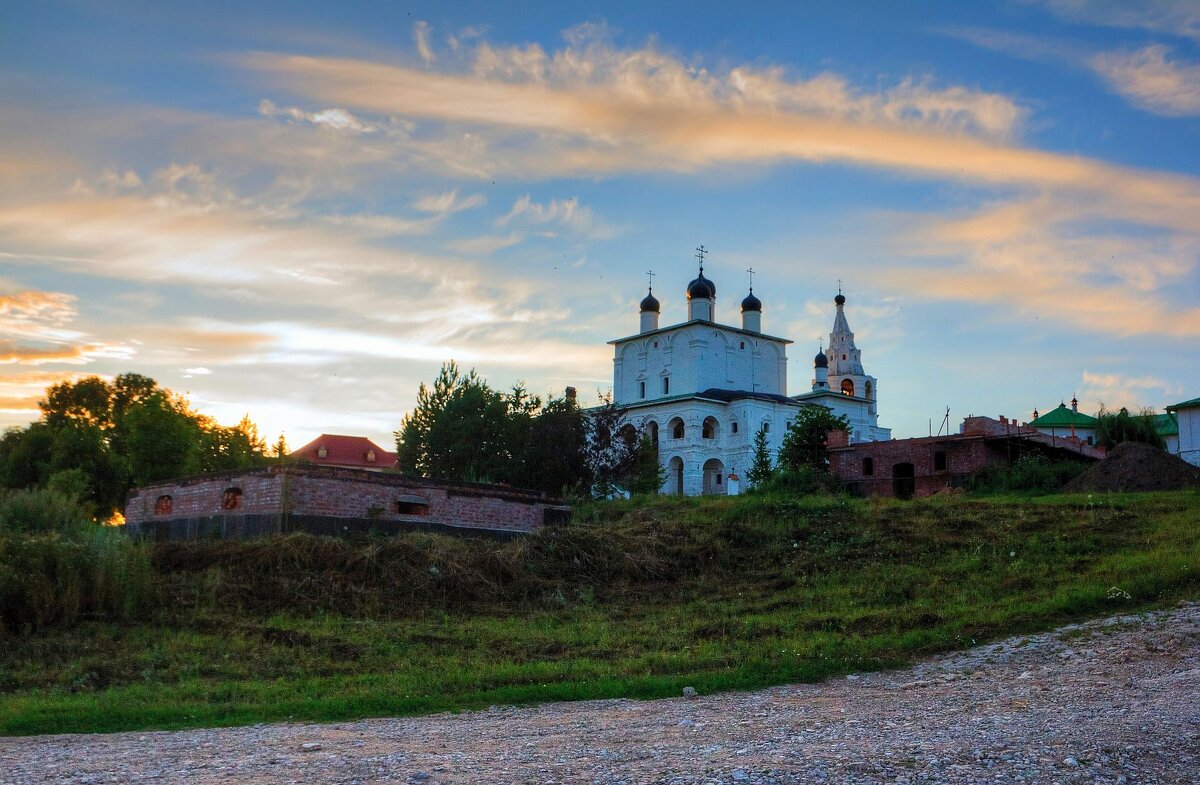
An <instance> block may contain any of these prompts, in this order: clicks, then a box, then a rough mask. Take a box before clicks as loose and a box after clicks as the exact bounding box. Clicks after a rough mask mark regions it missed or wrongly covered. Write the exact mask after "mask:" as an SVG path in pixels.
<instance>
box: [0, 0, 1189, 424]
mask: <svg viewBox="0 0 1200 785" xmlns="http://www.w3.org/2000/svg"><path fill="white" fill-rule="evenodd" d="M846 5H849V6H850V7H849V8H839V7H835V5H834V4H828V3H822V4H809V3H779V4H775V5H768V4H763V5H757V6H755V7H753V8H750V9H746V8H742V7H739V6H738V5H735V4H717V3H694V2H692V3H657V4H646V3H636V4H635V3H628V4H600V3H595V4H571V3H544V4H532V3H531V4H522V5H521V7H520V9H519V10H516V11H513V10H510V9H508V8H505V7H502V4H494V3H439V4H420V5H418V4H403V3H338V4H325V5H321V6H318V5H316V4H305V5H297V4H293V3H254V4H246V3H205V4H193V3H161V2H145V3H82V2H80V3H53V2H46V3H7V2H4V3H0V424H21V423H25V422H28V421H30V420H32V419H34V418H35V417H36V414H37V413H36V401H37V399H38V396H39V394H40V392H41V390H42V389H43V388H44V387H45V385H46V384H48V383H50V382H53V381H55V380H58V379H61V378H69V377H74V376H77V375H86V374H92V373H97V374H102V375H113V374H116V373H120V372H123V371H134V372H138V373H144V374H148V375H151V376H154V377H155V378H157V379H159V380H160V381H161V382H162V383H164V384H166V385H167V386H170V387H172V388H174V389H176V390H179V391H186V392H187V393H188V394H189V396H190V397H191V400H192V401H193V403H194V405H195V406H196V407H197V408H199V409H200V410H202V411H204V412H207V413H210V414H212V415H214V416H215V417H217V418H218V419H220V420H221V421H223V422H229V423H232V422H235V421H236V420H237V419H239V418H240V417H241V415H242V414H243V413H245V412H249V413H250V415H251V417H252V418H253V419H255V420H256V421H257V422H258V423H259V424H260V426H261V428H262V430H263V432H264V433H265V434H266V435H267V436H268V437H269V438H274V436H275V435H276V434H278V433H280V432H284V433H286V435H287V437H288V439H289V441H290V442H291V443H292V444H294V445H295V444H300V443H302V442H303V441H306V440H307V439H308V438H310V437H312V436H314V435H316V434H317V433H320V432H322V431H325V432H339V433H355V434H365V435H369V436H372V437H373V438H376V439H377V440H379V441H380V442H381V443H382V444H385V445H390V443H391V436H390V434H391V431H392V430H394V429H395V428H396V427H397V426H398V424H399V421H400V418H401V416H402V415H403V413H404V412H405V411H406V410H408V409H409V408H411V406H412V404H413V402H414V399H415V393H416V388H417V385H418V384H419V383H420V382H421V381H422V380H428V379H431V378H432V377H433V376H434V375H435V373H436V371H437V368H438V367H439V365H440V364H441V363H442V361H444V360H449V359H452V358H453V359H457V360H458V361H459V363H460V364H462V365H466V366H474V367H476V368H478V370H479V371H480V372H481V373H482V374H483V375H485V376H486V377H487V378H488V379H489V380H490V381H491V382H492V383H493V384H494V385H496V386H499V387H507V386H509V385H511V384H512V383H514V382H516V381H518V380H523V381H524V382H525V383H526V384H527V385H528V386H529V387H530V388H531V389H532V390H534V391H535V392H539V393H546V392H556V393H558V392H561V391H562V389H563V388H564V387H565V386H567V385H574V386H576V387H578V388H579V389H580V390H581V393H582V394H583V395H584V397H585V398H592V399H594V398H595V396H596V395H597V393H598V392H599V391H602V390H604V389H606V388H607V387H608V386H609V385H610V383H611V354H610V348H609V347H608V346H606V345H605V341H607V340H609V339H611V338H615V337H620V336H623V335H626V334H629V333H631V332H634V331H636V328H637V323H638V321H637V305H636V304H637V302H638V300H639V299H640V298H641V296H642V295H643V294H644V287H645V280H646V278H645V274H644V273H645V271H646V270H648V269H653V270H654V271H655V274H656V278H655V290H656V293H657V295H658V296H659V299H660V300H662V302H663V306H664V313H663V319H664V323H669V322H672V321H677V320H680V319H682V318H683V314H684V297H683V289H684V286H685V284H686V282H687V281H688V280H689V279H690V278H691V277H692V275H693V272H694V260H693V251H692V249H694V248H695V247H696V246H697V245H699V244H701V243H703V244H704V245H705V246H707V247H708V248H709V249H710V253H711V255H710V257H709V263H708V265H707V268H706V270H707V272H708V273H709V275H710V277H712V278H713V279H714V280H715V281H716V283H717V285H718V289H719V291H718V303H717V316H718V319H719V320H721V321H727V322H731V323H737V322H738V319H739V317H738V314H737V304H738V302H740V300H741V298H742V296H743V295H744V292H745V288H746V273H745V270H746V269H747V268H748V267H753V268H754V269H755V270H756V277H755V283H756V286H755V291H756V293H757V294H758V295H759V296H760V297H761V299H762V300H763V302H764V317H763V326H764V330H766V331H767V332H770V333H773V334H777V335H783V336H786V337H789V338H792V339H793V340H795V341H796V346H795V347H794V348H793V351H792V354H791V358H790V359H791V362H790V364H789V369H790V370H789V390H790V391H791V392H793V393H797V392H802V391H804V390H806V389H808V387H809V384H810V379H811V375H812V369H811V357H812V355H813V354H814V353H815V351H816V349H817V347H818V344H819V342H820V341H821V340H822V339H823V338H824V336H825V335H827V334H828V331H829V329H830V326H831V324H832V320H833V311H832V302H831V300H832V297H833V295H834V294H835V293H836V291H837V285H838V284H837V282H838V280H839V279H840V280H841V281H842V282H843V286H844V288H845V292H846V294H847V296H848V298H849V303H848V308H847V315H848V317H849V320H850V324H851V327H852V328H853V329H854V330H855V331H856V333H857V337H858V342H859V346H860V348H862V350H863V359H864V364H865V365H866V367H867V371H868V373H871V374H873V375H875V376H877V377H878V378H879V396H880V407H879V408H880V418H881V424H883V425H887V426H891V427H892V428H893V429H894V431H895V435H897V436H908V435H919V434H921V433H923V432H925V430H926V429H927V428H928V421H929V420H930V419H931V418H932V419H934V420H935V424H936V421H939V420H940V419H941V414H942V413H943V412H944V409H945V407H947V406H949V407H950V409H951V416H952V420H953V421H954V422H957V421H958V420H959V418H960V417H962V416H965V415H967V414H971V413H974V414H989V415H993V416H995V415H998V414H1006V415H1009V416H1014V417H1018V418H1022V419H1024V418H1027V417H1028V416H1029V414H1030V412H1031V410H1032V409H1033V408H1034V407H1037V408H1039V409H1042V410H1045V409H1046V408H1048V407H1051V406H1054V405H1057V403H1058V402H1059V401H1060V400H1063V399H1068V400H1069V399H1070V398H1071V396H1072V395H1078V397H1079V399H1080V401H1081V404H1082V407H1083V408H1084V409H1086V410H1089V411H1091V410H1095V409H1096V408H1098V406H1099V405H1100V404H1101V403H1104V404H1107V405H1108V406H1110V407H1114V406H1121V405H1126V406H1151V407H1155V408H1161V407H1162V406H1163V405H1165V404H1168V403H1172V402H1175V401H1179V400H1183V399H1185V398H1191V397H1195V396H1196V395H1197V394H1200V392H1198V390H1200V373H1198V372H1197V367H1198V362H1197V361H1198V360H1200V349H1198V348H1197V347H1198V346H1200V340H1198V338H1200V307H1198V303H1200V275H1198V274H1197V263H1198V261H1200V145H1198V144H1197V142H1196V140H1197V138H1200V135H1198V131H1200V4H1197V3H1195V2H1191V0H1187V1H1181V2H1167V1H1164V2H1158V3H1138V4H1126V3H1119V2H1105V1H1101V0H1044V1H1042V2H1037V1H1035V0H1028V1H1025V2H1008V3H996V4H993V5H990V6H985V5H984V4H975V3H957V2H956V3H922V4H919V5H907V4H902V3H894V2H886V3H885V2H879V3H857V4H846Z"/></svg>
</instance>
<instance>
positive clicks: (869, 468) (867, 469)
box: [863, 457, 875, 477]
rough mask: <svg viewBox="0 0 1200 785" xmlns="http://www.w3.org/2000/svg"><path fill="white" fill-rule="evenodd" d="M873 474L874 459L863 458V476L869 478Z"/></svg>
mask: <svg viewBox="0 0 1200 785" xmlns="http://www.w3.org/2000/svg"><path fill="white" fill-rule="evenodd" d="M874 473H875V459H874V458H869V457H868V458H863V476H865V477H870V476H871V475H872V474H874Z"/></svg>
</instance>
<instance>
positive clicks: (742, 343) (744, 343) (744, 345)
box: [739, 341, 746, 349]
mask: <svg viewBox="0 0 1200 785" xmlns="http://www.w3.org/2000/svg"><path fill="white" fill-rule="evenodd" d="M740 343H741V345H740V347H739V348H742V349H745V348H746V342H745V341H741V342H740Z"/></svg>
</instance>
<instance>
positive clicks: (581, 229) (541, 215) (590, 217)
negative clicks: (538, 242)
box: [496, 194, 616, 239]
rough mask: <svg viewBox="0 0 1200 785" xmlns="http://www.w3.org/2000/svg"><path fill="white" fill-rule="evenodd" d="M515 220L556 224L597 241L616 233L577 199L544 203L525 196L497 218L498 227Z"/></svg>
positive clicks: (539, 223) (537, 223)
mask: <svg viewBox="0 0 1200 785" xmlns="http://www.w3.org/2000/svg"><path fill="white" fill-rule="evenodd" d="M514 220H517V221H521V222H525V223H529V224H533V225H543V226H545V225H550V224H555V225H559V226H563V227H565V228H567V229H570V230H571V231H573V232H576V233H578V234H581V235H584V236H586V237H591V238H594V239H604V238H608V237H612V236H614V235H615V234H616V231H615V230H614V229H613V228H612V227H610V226H608V225H606V224H605V223H604V222H603V221H600V220H599V219H598V218H596V216H595V213H593V211H592V210H591V209H590V208H588V207H584V206H583V205H581V204H580V203H579V200H578V199H577V198H575V197H571V198H569V199H563V200H561V201H560V200H558V199H551V200H550V201H549V202H547V203H545V204H542V203H540V202H535V201H533V199H532V197H531V196H530V195H529V194H525V195H524V196H522V197H520V198H518V199H517V200H516V201H515V202H513V206H512V208H511V209H510V210H509V211H508V212H507V213H506V214H505V215H503V216H501V217H500V218H498V219H496V226H506V225H508V224H509V223H510V222H512V221H514Z"/></svg>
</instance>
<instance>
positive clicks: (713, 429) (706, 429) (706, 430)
mask: <svg viewBox="0 0 1200 785" xmlns="http://www.w3.org/2000/svg"><path fill="white" fill-rule="evenodd" d="M700 438H702V439H715V438H717V418H716V417H705V418H704V424H703V425H702V426H701V427H700Z"/></svg>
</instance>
